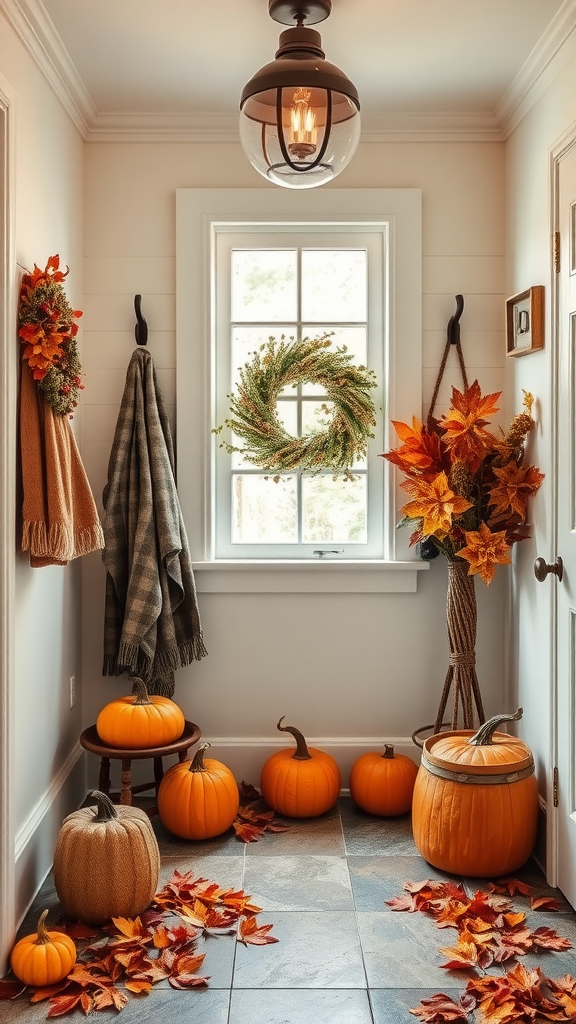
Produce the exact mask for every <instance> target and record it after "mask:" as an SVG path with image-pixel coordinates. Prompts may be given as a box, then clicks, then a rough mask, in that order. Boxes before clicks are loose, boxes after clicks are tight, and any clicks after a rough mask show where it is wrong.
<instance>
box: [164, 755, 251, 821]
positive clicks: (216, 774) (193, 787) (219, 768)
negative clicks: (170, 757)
mask: <svg viewBox="0 0 576 1024" xmlns="http://www.w3.org/2000/svg"><path fill="white" fill-rule="evenodd" d="M209 746H210V744H209V743H202V744H201V745H200V746H199V747H198V750H197V751H196V753H195V755H194V760H193V761H181V762H180V763H179V764H175V765H172V768H169V769H168V771H167V772H166V775H165V776H164V778H163V779H162V782H161V783H160V789H159V790H158V813H159V815H160V820H161V821H162V823H163V824H164V825H165V826H166V828H168V829H170V831H171V832H173V833H174V835H176V836H181V837H182V839H212V838H213V837H214V836H219V835H221V834H222V832H226V830H227V829H229V828H230V826H231V824H232V822H233V821H234V818H235V817H236V815H237V813H238V807H239V804H240V794H239V792H238V785H237V783H236V780H235V778H234V776H233V774H232V772H231V771H230V769H229V768H227V767H226V765H225V764H222V762H221V761H215V760H214V759H213V758H206V760H204V751H205V750H207V749H208V747H209Z"/></svg>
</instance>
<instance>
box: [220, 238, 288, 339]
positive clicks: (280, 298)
mask: <svg viewBox="0 0 576 1024" xmlns="http://www.w3.org/2000/svg"><path fill="white" fill-rule="evenodd" d="M296 316H297V288H296V250H294V249H234V250H233V252H232V320H237V321H238V320H239V321H242V320H273V321H274V322H276V323H277V322H278V321H282V320H295V319H296Z"/></svg>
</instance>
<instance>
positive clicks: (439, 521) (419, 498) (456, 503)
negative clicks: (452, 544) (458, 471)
mask: <svg viewBox="0 0 576 1024" xmlns="http://www.w3.org/2000/svg"><path fill="white" fill-rule="evenodd" d="M400 486H401V487H402V489H403V490H405V491H407V493H408V494H411V495H412V497H413V498H414V499H415V500H414V501H409V502H408V503H407V504H406V505H404V507H403V508H402V514H403V515H405V516H408V518H409V519H422V521H423V522H422V532H423V534H424V535H425V536H433V537H438V538H439V539H442V538H443V537H445V536H446V534H447V533H449V531H450V528H451V526H452V520H453V518H454V516H457V515H460V514H461V513H462V512H466V511H467V509H469V508H472V502H470V501H467V500H466V498H461V497H460V495H459V494H455V493H454V491H452V490H451V489H450V487H449V485H448V477H447V476H446V473H444V472H442V473H439V474H438V476H436V477H435V478H434V479H433V480H431V481H428V480H425V479H419V480H403V481H402V483H401V484H400Z"/></svg>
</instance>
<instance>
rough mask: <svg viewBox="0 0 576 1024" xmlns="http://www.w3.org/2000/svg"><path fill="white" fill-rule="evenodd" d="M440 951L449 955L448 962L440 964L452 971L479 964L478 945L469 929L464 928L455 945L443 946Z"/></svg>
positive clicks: (466, 968)
mask: <svg viewBox="0 0 576 1024" xmlns="http://www.w3.org/2000/svg"><path fill="white" fill-rule="evenodd" d="M440 952H441V953H444V954H445V956H447V957H449V960H448V963H446V964H440V967H444V968H446V969H447V970H450V971H455V970H456V971H457V970H463V969H464V970H468V969H469V968H470V967H477V966H478V962H479V961H478V947H477V946H476V943H475V941H474V938H473V936H472V934H471V933H470V932H469V931H466V930H463V931H461V932H460V934H459V936H458V942H457V943H456V945H455V946H441V947H440Z"/></svg>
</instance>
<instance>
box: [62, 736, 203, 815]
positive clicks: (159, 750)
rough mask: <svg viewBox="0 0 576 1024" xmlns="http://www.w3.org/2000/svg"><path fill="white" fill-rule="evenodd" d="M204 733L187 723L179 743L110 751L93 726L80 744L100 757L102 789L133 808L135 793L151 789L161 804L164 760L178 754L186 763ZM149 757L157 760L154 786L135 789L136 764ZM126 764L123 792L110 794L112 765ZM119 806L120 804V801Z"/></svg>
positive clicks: (154, 809)
mask: <svg viewBox="0 0 576 1024" xmlns="http://www.w3.org/2000/svg"><path fill="white" fill-rule="evenodd" d="M201 735H202V733H201V731H200V729H199V728H198V726H197V725H195V724H194V722H185V723H184V732H183V733H182V735H181V737H180V739H179V740H175V741H174V743H167V744H166V745H165V746H163V747H147V748H145V749H144V750H131V749H126V748H124V749H122V748H121V747H109V746H107V745H106V744H105V743H103V742H102V740H101V739H100V737H99V735H98V733H97V731H96V726H95V725H91V726H89V728H88V729H84V732H83V733H82V735H81V736H80V744H81V746H83V747H84V749H85V750H89V751H90V753H91V754H97V755H98V756H99V757H100V779H99V782H98V786H99V789H100V791H101V792H102V793H106V795H107V796H111V797H118V796H119V797H120V801H119V802H120V803H121V804H131V803H132V796H133V794H134V793H143V792H145V791H146V790H148V789H154V790H155V793H156V801H158V789H159V787H160V783H161V782H162V779H163V777H164V766H163V764H162V758H163V757H168V756H169V755H170V754H178V760H179V761H185V760H186V754H187V752H188V749H189V748H190V747H192V746H193V745H194V743H197V741H198V740H199V739H200V737H201ZM145 757H151V758H153V759H154V782H145V783H142V784H141V785H139V786H133V785H132V761H141V760H142V759H143V758H145ZM111 760H115V761H122V788H121V790H120V792H119V793H118V792H116V793H110V761H111ZM117 802H118V801H117ZM146 811H147V813H148V814H150V815H153V814H157V813H158V807H157V806H156V805H154V806H153V807H150V808H146Z"/></svg>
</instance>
